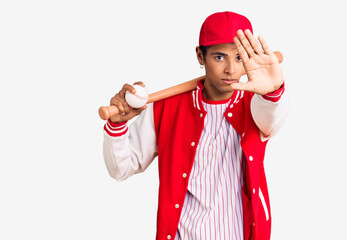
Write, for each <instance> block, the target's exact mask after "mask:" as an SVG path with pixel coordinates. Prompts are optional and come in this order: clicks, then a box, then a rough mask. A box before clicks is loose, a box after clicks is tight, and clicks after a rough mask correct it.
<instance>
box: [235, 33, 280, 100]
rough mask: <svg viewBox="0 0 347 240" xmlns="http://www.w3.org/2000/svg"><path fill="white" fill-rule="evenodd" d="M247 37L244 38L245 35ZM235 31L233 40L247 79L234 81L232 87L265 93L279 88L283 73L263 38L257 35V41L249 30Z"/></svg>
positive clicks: (260, 93)
mask: <svg viewBox="0 0 347 240" xmlns="http://www.w3.org/2000/svg"><path fill="white" fill-rule="evenodd" d="M245 34H246V36H247V38H246V36H245ZM245 34H244V33H243V31H242V30H238V31H237V37H234V42H235V45H236V47H237V50H238V52H239V54H240V57H241V59H242V62H243V66H244V68H245V71H246V74H247V77H248V81H247V82H246V83H234V84H233V85H232V88H233V89H235V90H242V91H248V92H254V93H257V94H259V95H265V94H267V93H271V92H274V91H276V90H277V89H279V88H280V87H281V86H282V84H283V81H284V80H283V74H282V69H281V67H280V64H279V62H278V60H277V57H276V55H275V54H274V53H273V52H272V51H271V49H270V48H269V46H268V45H267V43H266V42H265V40H264V38H263V37H261V36H259V37H258V39H259V42H260V44H261V47H260V45H259V43H258V42H257V40H256V39H255V38H254V36H253V34H252V33H251V31H250V30H248V29H247V30H246V31H245Z"/></svg>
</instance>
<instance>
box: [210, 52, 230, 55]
mask: <svg viewBox="0 0 347 240" xmlns="http://www.w3.org/2000/svg"><path fill="white" fill-rule="evenodd" d="M211 55H222V56H228V54H225V53H222V52H213V53H211Z"/></svg>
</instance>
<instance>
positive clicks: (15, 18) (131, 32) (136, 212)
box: [0, 0, 347, 240]
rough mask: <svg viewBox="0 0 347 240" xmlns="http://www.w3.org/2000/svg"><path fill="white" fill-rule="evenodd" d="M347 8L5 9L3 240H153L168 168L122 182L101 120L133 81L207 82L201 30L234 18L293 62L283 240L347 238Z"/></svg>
mask: <svg viewBox="0 0 347 240" xmlns="http://www.w3.org/2000/svg"><path fill="white" fill-rule="evenodd" d="M340 2H341V3H340ZM340 2H339V1H338V0H332V1H313V0H312V1H299V0H293V1H275V0H262V1H240V0H238V1H231V0H229V1H222V0H219V1H218V0H216V1H203V0H199V1H196V0H190V1H183V0H179V1H178V0H176V1H170V2H167V1H159V0H157V1H154V0H148V1H141V0H133V1H111V0H109V1H103V0H101V1H92V0H89V1H82V0H80V1H78V0H60V1H44V0H42V1H38V0H33V1H16V0H12V1H9V0H8V1H6V0H5V1H1V3H0V80H1V87H0V104H1V112H2V114H1V118H0V121H1V124H0V138H1V145H0V149H1V150H0V194H1V195H0V239H6V240H12V239H37V240H41V239H52V240H54V239H59V240H61V239H102V240H107V239H140V238H141V239H154V237H155V231H156V208H157V188H158V175H157V161H156V160H155V161H154V163H153V164H152V165H151V166H150V167H149V168H148V169H147V171H146V172H145V173H143V174H140V175H136V176H134V177H132V178H130V179H128V180H127V181H125V182H122V183H118V182H116V181H115V180H113V179H112V178H110V177H109V176H108V173H107V170H106V167H105V166H104V162H103V157H102V141H103V132H102V127H103V121H102V120H100V119H99V117H98V114H97V110H98V108H99V106H101V105H107V104H108V103H109V99H110V98H111V97H112V96H113V95H114V94H115V93H116V92H117V91H118V90H119V89H120V88H121V86H122V85H123V84H124V83H126V82H129V83H133V82H135V81H139V80H140V81H143V82H145V83H146V85H147V89H148V91H149V92H154V91H157V90H160V89H163V88H166V87H170V86H173V85H175V84H177V83H181V82H184V81H186V80H189V79H192V78H195V77H198V76H200V75H203V74H204V72H203V70H201V69H200V68H199V64H198V62H197V60H196V56H195V46H196V45H197V44H198V35H199V30H200V26H201V24H202V22H203V21H204V20H205V18H206V17H207V16H208V15H210V14H212V13H214V12H216V11H225V10H229V11H235V12H238V13H240V14H243V15H246V16H247V17H248V18H249V19H250V20H251V22H252V24H253V27H254V33H255V35H259V34H262V35H263V36H264V37H265V39H266V40H267V41H268V43H269V45H270V47H271V48H272V49H273V50H278V51H281V52H282V53H283V55H284V62H283V63H282V68H283V71H284V75H285V80H286V82H287V87H288V89H289V91H290V100H291V112H290V115H289V118H288V120H287V122H286V124H285V126H284V127H283V129H282V131H281V132H280V133H279V134H278V135H277V136H275V137H274V138H273V139H272V140H270V142H269V144H268V149H267V155H266V160H265V162H266V172H267V179H268V184H269V191H270V200H271V206H272V215H273V228H272V239H282V240H285V239H346V238H347V237H346V236H345V231H344V230H343V229H344V228H345V223H346V219H345V216H346V214H347V211H346V202H347V197H346V196H347V194H346V186H345V184H346V182H347V177H346V174H345V171H346V161H347V157H346V154H345V149H344V148H346V143H347V141H346V134H347V131H346V121H347V112H346V107H345V106H344V105H346V100H345V99H346V98H345V97H344V94H345V89H344V88H345V86H346V84H345V81H346V80H347V79H346V77H345V74H344V73H345V68H346V67H345V63H346V53H347V52H346V42H347V38H346V33H345V32H344V30H343V29H344V28H345V25H343V24H342V23H343V22H344V23H345V22H346V20H347V18H346V14H345V11H344V9H345V5H342V4H343V1H340Z"/></svg>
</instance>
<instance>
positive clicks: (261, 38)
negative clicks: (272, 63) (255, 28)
mask: <svg viewBox="0 0 347 240" xmlns="http://www.w3.org/2000/svg"><path fill="white" fill-rule="evenodd" d="M258 39H259V42H260V44H261V46H262V48H263V49H264V52H265V53H266V54H267V55H272V54H273V52H272V50H271V49H270V47H269V45H267V43H266V41H265V39H264V37H263V36H258Z"/></svg>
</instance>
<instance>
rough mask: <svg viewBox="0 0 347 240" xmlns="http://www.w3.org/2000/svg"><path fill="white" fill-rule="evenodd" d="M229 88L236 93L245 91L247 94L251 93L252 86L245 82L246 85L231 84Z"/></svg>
mask: <svg viewBox="0 0 347 240" xmlns="http://www.w3.org/2000/svg"><path fill="white" fill-rule="evenodd" d="M231 88H232V89H233V90H237V91H247V92H250V91H252V86H251V84H250V83H249V82H247V83H233V84H231Z"/></svg>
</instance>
